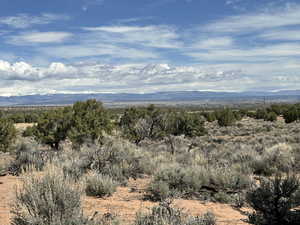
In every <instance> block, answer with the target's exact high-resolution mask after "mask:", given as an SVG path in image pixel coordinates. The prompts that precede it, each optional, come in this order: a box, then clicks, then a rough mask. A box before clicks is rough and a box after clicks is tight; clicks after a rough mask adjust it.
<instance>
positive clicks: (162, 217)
mask: <svg viewBox="0 0 300 225" xmlns="http://www.w3.org/2000/svg"><path fill="white" fill-rule="evenodd" d="M166 224H168V225H215V224H216V219H215V216H214V215H213V214H212V213H206V214H204V215H203V216H198V217H193V216H188V215H187V214H186V213H184V212H183V211H182V210H181V209H176V208H173V207H171V206H170V203H169V202H162V203H160V204H159V206H154V207H153V208H152V209H151V212H149V213H139V214H137V217H136V220H135V225H166Z"/></svg>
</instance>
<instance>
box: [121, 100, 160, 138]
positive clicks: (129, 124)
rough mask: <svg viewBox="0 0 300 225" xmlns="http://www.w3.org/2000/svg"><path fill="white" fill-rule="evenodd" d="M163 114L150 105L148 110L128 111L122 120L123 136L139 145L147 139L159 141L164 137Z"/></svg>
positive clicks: (133, 109)
mask: <svg viewBox="0 0 300 225" xmlns="http://www.w3.org/2000/svg"><path fill="white" fill-rule="evenodd" d="M163 119H164V114H163V112H162V111H161V110H160V109H158V108H156V107H155V106H154V105H150V106H148V107H147V108H139V109H137V108H130V109H127V110H126V111H125V112H124V114H123V116H122V117H121V119H120V124H119V125H120V127H121V129H122V133H123V136H124V137H126V138H128V139H129V140H130V141H133V142H134V143H136V144H138V143H140V142H141V141H142V140H144V139H145V138H149V139H158V138H161V137H162V136H163V130H162V122H163Z"/></svg>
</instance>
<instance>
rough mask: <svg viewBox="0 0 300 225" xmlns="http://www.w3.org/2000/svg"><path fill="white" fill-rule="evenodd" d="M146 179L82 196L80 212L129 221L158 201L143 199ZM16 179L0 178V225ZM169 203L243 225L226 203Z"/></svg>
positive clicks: (222, 222) (7, 218) (222, 223)
mask: <svg viewBox="0 0 300 225" xmlns="http://www.w3.org/2000/svg"><path fill="white" fill-rule="evenodd" d="M148 181H149V180H148V179H138V180H130V182H129V184H128V186H127V187H119V188H118V190H117V192H116V193H115V194H114V195H113V196H111V197H108V198H102V199H99V198H93V197H84V199H83V208H84V212H85V213H86V214H87V215H89V216H91V215H93V214H94V213H95V212H99V213H101V214H103V213H106V212H109V213H112V214H117V215H119V217H120V218H121V219H122V221H123V223H122V224H130V223H132V222H133V220H134V217H135V214H136V213H137V212H139V211H144V210H148V209H149V208H151V207H152V206H154V205H156V204H158V203H154V202H150V201H144V200H143V194H144V192H143V190H144V188H145V186H146V185H147V182H148ZM20 182H21V181H20V178H18V177H13V176H5V177H0V224H1V225H9V221H10V217H11V214H10V209H11V208H10V207H11V204H12V203H13V201H14V193H15V187H16V185H17V184H19V183H20ZM173 205H174V206H175V207H178V208H183V209H184V210H185V211H186V212H187V213H190V214H192V215H195V216H196V215H200V214H203V213H205V212H207V211H210V212H213V213H214V214H215V215H216V216H217V219H218V224H219V225H229V224H230V225H243V224H244V225H245V224H247V223H245V222H243V221H242V219H246V216H245V215H242V214H241V213H240V212H239V211H237V210H235V209H233V208H232V207H231V206H229V205H225V204H219V203H201V202H199V201H197V200H184V199H177V200H175V201H174V202H173Z"/></svg>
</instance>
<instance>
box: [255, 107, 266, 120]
mask: <svg viewBox="0 0 300 225" xmlns="http://www.w3.org/2000/svg"><path fill="white" fill-rule="evenodd" d="M267 117H268V112H267V110H266V109H257V110H256V115H255V119H263V120H265V119H266V118H267Z"/></svg>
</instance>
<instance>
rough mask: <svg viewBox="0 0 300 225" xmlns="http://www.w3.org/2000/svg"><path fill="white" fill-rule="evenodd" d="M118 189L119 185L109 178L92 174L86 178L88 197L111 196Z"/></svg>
mask: <svg viewBox="0 0 300 225" xmlns="http://www.w3.org/2000/svg"><path fill="white" fill-rule="evenodd" d="M116 188H117V183H116V182H115V181H114V180H113V179H112V178H111V177H109V176H107V175H103V174H98V173H96V172H92V173H90V174H88V175H87V177H86V187H85V192H86V194H87V195H88V196H95V197H100V198H101V197H104V196H111V195H112V194H113V193H114V192H115V191H116Z"/></svg>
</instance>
